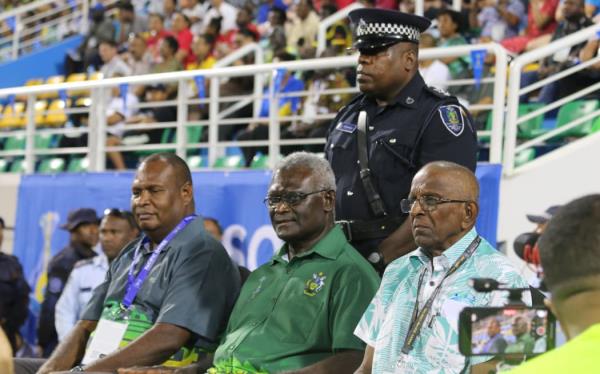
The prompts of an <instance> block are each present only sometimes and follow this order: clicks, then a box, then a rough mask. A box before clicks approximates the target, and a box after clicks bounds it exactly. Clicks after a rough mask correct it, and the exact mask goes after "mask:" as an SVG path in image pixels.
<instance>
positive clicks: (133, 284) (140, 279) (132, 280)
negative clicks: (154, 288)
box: [121, 215, 196, 309]
mask: <svg viewBox="0 0 600 374" xmlns="http://www.w3.org/2000/svg"><path fill="white" fill-rule="evenodd" d="M194 218H196V216H195V215H191V216H187V217H185V218H184V219H183V220H181V222H179V223H178V224H177V226H175V228H174V229H173V231H171V232H170V233H169V234H168V235H167V236H166V237H165V238H164V239H163V240H162V241H161V242H160V244H159V245H158V247H156V249H154V251H153V252H152V256H150V258H149V259H148V261H146V263H145V264H144V266H143V267H142V270H140V272H139V274H138V275H137V277H134V276H133V272H134V269H135V267H136V265H137V264H138V262H140V259H141V257H142V254H141V253H139V252H140V248H142V247H144V245H145V244H146V243H147V242H148V241H149V239H148V237H146V238H144V240H143V241H142V243H141V245H140V246H138V247H137V248H136V249H135V255H134V257H133V262H132V263H131V267H130V268H129V276H128V278H127V291H126V292H125V297H124V298H123V302H122V303H121V306H122V307H123V308H124V309H129V307H130V306H131V304H133V300H134V299H135V297H136V296H137V294H138V292H139V291H140V289H141V288H142V284H144V281H145V280H146V278H148V274H150V270H151V269H152V267H153V266H154V264H155V263H156V260H158V256H159V255H160V254H161V252H162V251H163V250H164V249H165V248H166V247H167V245H168V244H169V242H170V241H171V240H173V238H174V237H175V235H177V234H178V233H179V232H180V231H181V230H183V229H184V228H185V227H186V226H187V225H188V224H189V223H190V222H191V221H193V220H194Z"/></svg>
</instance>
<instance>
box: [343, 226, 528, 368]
mask: <svg viewBox="0 0 600 374" xmlns="http://www.w3.org/2000/svg"><path fill="white" fill-rule="evenodd" d="M476 237H477V231H476V230H475V228H473V229H472V230H471V231H469V232H468V233H467V234H466V235H465V236H464V237H463V238H461V239H460V240H459V241H458V242H456V243H455V244H454V245H453V246H452V247H450V248H448V249H447V250H446V251H444V253H443V254H442V255H441V256H438V257H435V258H434V260H433V262H432V261H431V260H430V259H429V258H428V257H427V256H426V255H425V254H424V253H423V252H422V251H421V249H420V248H418V249H417V250H415V251H413V252H411V253H409V254H408V255H406V256H403V257H401V258H399V259H397V260H395V261H393V262H392V263H391V264H390V265H389V266H388V267H387V269H386V271H385V274H384V275H383V279H382V281H381V285H380V287H379V290H378V291H377V294H376V295H375V297H374V298H373V300H372V301H371V304H370V305H369V306H368V307H367V310H366V311H365V313H364V314H363V317H362V319H361V320H360V322H359V324H358V326H357V327H356V330H355V331H354V334H355V335H356V336H358V337H359V338H361V339H362V340H363V341H364V342H365V343H367V344H368V345H370V346H371V347H373V348H374V349H375V352H374V356H373V367H372V373H374V374H388V373H403V374H404V373H419V374H421V373H444V374H445V373H460V372H461V371H462V370H463V369H464V367H465V357H464V356H463V355H461V354H460V352H459V351H458V315H459V313H460V311H461V310H462V309H463V308H464V307H467V306H502V305H504V304H505V301H506V294H505V292H493V293H491V294H490V293H478V292H476V291H475V290H473V288H471V286H469V282H468V281H469V279H471V278H493V279H496V280H498V281H500V282H502V283H504V284H506V285H507V286H508V287H519V288H521V287H528V285H527V282H525V280H524V279H523V277H522V276H521V275H520V274H519V272H518V271H517V270H516V269H515V267H514V266H513V265H512V263H511V262H510V261H509V259H508V258H507V257H506V256H504V255H503V254H501V253H500V252H498V251H497V250H496V249H494V248H493V247H492V246H491V245H490V244H489V243H488V242H487V241H486V240H485V239H483V238H482V240H481V243H480V244H479V247H478V248H477V250H476V251H475V253H474V254H473V255H472V256H471V257H470V258H469V259H468V260H467V261H466V262H465V263H464V264H463V265H462V266H461V267H460V268H458V270H456V272H455V273H454V274H452V275H450V276H449V277H448V278H447V279H446V280H445V281H444V282H443V286H442V289H441V290H440V292H439V294H438V297H437V298H436V299H435V301H434V302H433V305H432V308H431V312H430V314H429V315H428V316H427V317H426V319H425V323H424V325H423V327H422V329H421V332H420V334H419V336H418V337H417V339H416V340H415V342H414V345H413V349H412V351H410V353H409V354H408V355H403V354H402V352H401V350H402V347H403V345H404V340H405V338H406V335H407V333H408V329H409V326H410V323H411V318H412V314H413V308H414V306H415V300H416V298H417V290H418V288H419V285H418V283H419V277H420V276H421V274H422V273H423V272H425V275H424V278H423V279H424V282H423V284H422V285H421V287H420V289H421V291H420V296H419V306H420V308H421V307H422V306H423V305H424V304H425V302H426V300H427V298H428V297H429V296H430V295H431V293H432V291H433V289H435V287H437V285H438V282H439V281H441V279H442V278H443V277H444V275H445V274H446V272H447V271H448V269H449V268H450V267H451V266H452V264H454V262H455V261H456V260H457V259H458V258H459V257H460V255H461V254H462V253H463V252H464V251H465V249H466V248H467V247H468V246H469V244H471V242H472V241H473V240H474V239H475V238H476ZM528 298H529V297H528ZM526 302H527V303H528V304H530V300H526ZM487 359H489V358H486V357H477V358H471V360H470V362H469V365H473V364H475V363H479V362H483V361H486V360H487Z"/></svg>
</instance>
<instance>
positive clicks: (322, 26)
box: [317, 2, 364, 56]
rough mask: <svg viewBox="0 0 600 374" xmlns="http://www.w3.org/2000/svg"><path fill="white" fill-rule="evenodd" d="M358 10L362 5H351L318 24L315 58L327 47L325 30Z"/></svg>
mask: <svg viewBox="0 0 600 374" xmlns="http://www.w3.org/2000/svg"><path fill="white" fill-rule="evenodd" d="M360 8H364V5H362V4H361V3H358V2H356V3H352V4H350V5H348V6H347V7H345V8H342V9H340V10H338V11H337V12H335V13H334V14H332V15H330V16H329V17H327V18H325V19H324V20H322V21H321V22H319V31H318V33H317V56H320V55H321V53H322V52H323V51H324V50H325V48H326V46H327V29H328V28H329V26H331V25H333V24H334V23H336V22H338V21H341V20H343V19H346V18H347V17H348V14H349V13H350V12H351V11H353V10H355V9H360Z"/></svg>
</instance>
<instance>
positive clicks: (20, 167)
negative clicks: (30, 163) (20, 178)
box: [10, 158, 25, 173]
mask: <svg viewBox="0 0 600 374" xmlns="http://www.w3.org/2000/svg"><path fill="white" fill-rule="evenodd" d="M10 172H11V173H24V172H25V160H24V159H22V158H20V159H17V160H14V161H13V162H12V164H11V165H10Z"/></svg>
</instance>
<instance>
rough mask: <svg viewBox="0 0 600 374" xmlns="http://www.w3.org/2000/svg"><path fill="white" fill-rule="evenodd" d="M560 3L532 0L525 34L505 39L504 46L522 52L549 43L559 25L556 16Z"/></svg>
mask: <svg viewBox="0 0 600 374" xmlns="http://www.w3.org/2000/svg"><path fill="white" fill-rule="evenodd" d="M558 4H559V0H530V1H529V8H528V10H527V29H525V34H524V35H522V36H516V37H514V38H509V39H505V40H503V41H502V42H501V44H502V46H504V48H506V49H508V50H509V51H511V52H514V53H521V52H523V51H529V50H532V49H534V48H537V47H540V46H542V45H545V44H547V43H548V42H549V41H550V39H551V37H552V33H553V32H554V30H556V26H557V25H558V24H557V22H556V20H555V18H554V14H555V13H556V9H557V8H558Z"/></svg>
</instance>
